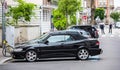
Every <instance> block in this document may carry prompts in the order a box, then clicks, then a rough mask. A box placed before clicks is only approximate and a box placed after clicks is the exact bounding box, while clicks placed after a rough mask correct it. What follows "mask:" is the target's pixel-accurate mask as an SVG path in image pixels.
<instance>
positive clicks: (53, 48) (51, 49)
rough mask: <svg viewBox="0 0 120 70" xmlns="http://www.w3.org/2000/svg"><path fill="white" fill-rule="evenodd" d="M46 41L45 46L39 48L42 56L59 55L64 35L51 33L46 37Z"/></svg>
mask: <svg viewBox="0 0 120 70" xmlns="http://www.w3.org/2000/svg"><path fill="white" fill-rule="evenodd" d="M46 41H47V43H46V46H45V47H44V48H42V49H41V53H42V57H59V56H61V52H62V44H63V43H64V35H51V36H50V37H48V38H47V39H46Z"/></svg>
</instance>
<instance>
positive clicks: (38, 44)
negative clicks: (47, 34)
mask: <svg viewBox="0 0 120 70" xmlns="http://www.w3.org/2000/svg"><path fill="white" fill-rule="evenodd" d="M42 46H45V44H43V43H21V44H18V45H16V46H15V48H26V47H42Z"/></svg>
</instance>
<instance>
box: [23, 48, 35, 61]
mask: <svg viewBox="0 0 120 70" xmlns="http://www.w3.org/2000/svg"><path fill="white" fill-rule="evenodd" d="M25 56H26V60H27V61H29V62H34V61H36V60H37V53H36V52H35V51H34V50H29V51H27V52H26V54H25Z"/></svg>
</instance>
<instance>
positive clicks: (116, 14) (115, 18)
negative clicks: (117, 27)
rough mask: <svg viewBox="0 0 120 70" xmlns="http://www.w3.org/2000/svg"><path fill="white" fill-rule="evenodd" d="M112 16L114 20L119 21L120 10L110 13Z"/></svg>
mask: <svg viewBox="0 0 120 70" xmlns="http://www.w3.org/2000/svg"><path fill="white" fill-rule="evenodd" d="M110 17H111V18H112V19H113V20H114V22H117V21H119V19H120V13H119V12H112V13H111V14H110Z"/></svg>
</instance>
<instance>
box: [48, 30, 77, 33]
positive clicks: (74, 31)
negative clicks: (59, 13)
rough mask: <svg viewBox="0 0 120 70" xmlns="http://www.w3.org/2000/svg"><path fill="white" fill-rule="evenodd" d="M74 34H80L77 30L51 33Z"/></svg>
mask: <svg viewBox="0 0 120 70" xmlns="http://www.w3.org/2000/svg"><path fill="white" fill-rule="evenodd" d="M73 33H78V31H76V30H62V31H55V32H50V34H73Z"/></svg>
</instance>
